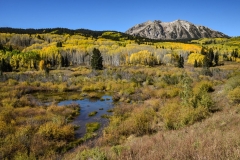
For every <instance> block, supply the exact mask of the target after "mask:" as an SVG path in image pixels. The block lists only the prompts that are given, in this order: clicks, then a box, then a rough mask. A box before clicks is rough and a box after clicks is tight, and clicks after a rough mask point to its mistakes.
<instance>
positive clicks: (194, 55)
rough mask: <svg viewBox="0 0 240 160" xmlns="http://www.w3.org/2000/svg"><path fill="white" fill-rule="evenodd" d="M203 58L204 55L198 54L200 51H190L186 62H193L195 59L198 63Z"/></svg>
mask: <svg viewBox="0 0 240 160" xmlns="http://www.w3.org/2000/svg"><path fill="white" fill-rule="evenodd" d="M203 59H204V55H202V54H200V53H192V54H190V55H189V56H188V61H187V63H189V64H194V62H195V60H196V61H197V62H198V63H199V62H200V63H202V61H203Z"/></svg>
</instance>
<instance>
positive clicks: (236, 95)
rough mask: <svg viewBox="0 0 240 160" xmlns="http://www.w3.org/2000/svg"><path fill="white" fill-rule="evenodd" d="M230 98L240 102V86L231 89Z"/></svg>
mask: <svg viewBox="0 0 240 160" xmlns="http://www.w3.org/2000/svg"><path fill="white" fill-rule="evenodd" d="M228 98H229V99H230V100H231V101H233V102H240V86H238V87H237V88H235V89H234V90H232V91H229V93H228Z"/></svg>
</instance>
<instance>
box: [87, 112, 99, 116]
mask: <svg viewBox="0 0 240 160" xmlns="http://www.w3.org/2000/svg"><path fill="white" fill-rule="evenodd" d="M97 113H98V112H97V111H93V112H90V113H89V114H88V116H89V117H92V116H95V115H96V114H97Z"/></svg>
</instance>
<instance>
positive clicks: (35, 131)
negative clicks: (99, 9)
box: [0, 32, 240, 160]
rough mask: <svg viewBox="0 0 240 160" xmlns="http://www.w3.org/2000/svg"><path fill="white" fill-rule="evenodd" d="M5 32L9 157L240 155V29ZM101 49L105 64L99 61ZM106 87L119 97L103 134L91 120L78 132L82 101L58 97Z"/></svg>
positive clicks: (1, 138) (4, 122) (2, 155)
mask: <svg viewBox="0 0 240 160" xmlns="http://www.w3.org/2000/svg"><path fill="white" fill-rule="evenodd" d="M0 35H1V36H0V42H1V44H2V45H1V46H0V59H1V62H0V66H1V75H0V143H1V145H0V159H29V160H30V159H239V157H240V155H239V147H240V145H239V144H240V143H239V142H240V137H239V136H238V133H239V120H240V119H239V100H240V97H239V93H240V89H239V87H240V80H239V77H240V72H239V63H238V62H239V57H240V56H239V55H238V50H239V42H240V41H239V38H238V37H235V38H230V39H217V38H216V39H200V40H193V41H190V42H188V43H182V42H153V41H150V40H144V39H138V38H137V37H128V36H126V35H122V34H120V33H115V32H104V33H101V34H100V35H98V36H97V37H96V36H91V35H88V36H86V35H84V34H73V35H72V34H57V33H56V32H52V33H41V34H40V33H37V34H18V33H0ZM94 48H97V49H98V50H99V51H100V52H101V56H102V58H103V69H102V70H94V69H92V68H91V66H90V63H91V56H92V51H93V49H94ZM210 51H212V53H213V55H214V57H217V56H216V55H217V54H218V56H219V57H218V58H215V59H214V58H213V57H210V58H208V55H210V54H209V53H210ZM180 57H183V59H184V64H183V66H184V67H183V68H182V67H179V65H178V64H179V63H180V62H179V59H180ZM206 57H207V59H208V61H206V62H208V63H209V64H210V62H211V66H208V64H207V65H205V63H206V62H205V59H206ZM211 58H213V59H211ZM209 59H211V61H210V62H209ZM195 61H196V62H197V64H198V65H197V66H195ZM181 63H182V62H181ZM199 64H201V65H199ZM105 93H108V95H111V96H112V99H113V101H114V106H115V107H114V109H113V110H111V112H113V114H112V115H111V116H107V115H106V116H105V118H108V119H109V124H108V126H107V127H105V128H104V129H103V131H102V133H100V134H99V133H98V132H96V131H97V130H98V128H99V127H100V126H99V123H98V122H95V123H89V124H87V125H86V128H87V133H86V134H85V135H84V136H83V137H81V138H76V136H75V130H76V127H77V126H74V125H72V124H71V123H70V122H71V121H73V119H74V118H75V117H76V116H78V115H79V114H81V110H80V107H79V106H78V105H76V104H71V105H66V106H57V102H59V101H61V100H63V99H84V98H101V97H102V95H104V94H105ZM59 95H67V96H66V97H64V96H63V97H64V98H63V97H62V96H59ZM49 97H51V99H50V100H51V101H52V103H47V104H46V103H45V102H49ZM96 114H97V111H95V112H92V113H91V114H89V116H95V115H96ZM98 134H99V135H98Z"/></svg>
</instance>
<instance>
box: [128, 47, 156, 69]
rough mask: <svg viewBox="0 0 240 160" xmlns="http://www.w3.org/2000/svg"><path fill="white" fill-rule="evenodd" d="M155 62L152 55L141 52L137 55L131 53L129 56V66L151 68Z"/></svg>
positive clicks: (145, 51) (144, 51) (147, 52)
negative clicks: (139, 65) (135, 65)
mask: <svg viewBox="0 0 240 160" xmlns="http://www.w3.org/2000/svg"><path fill="white" fill-rule="evenodd" d="M156 62H157V58H156V57H155V56H154V55H153V53H151V52H149V51H147V50H143V51H139V52H137V53H133V54H132V55H131V56H130V63H131V64H142V65H149V66H153V65H155V64H156Z"/></svg>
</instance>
